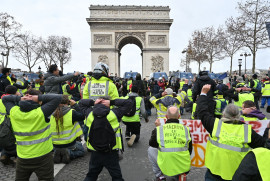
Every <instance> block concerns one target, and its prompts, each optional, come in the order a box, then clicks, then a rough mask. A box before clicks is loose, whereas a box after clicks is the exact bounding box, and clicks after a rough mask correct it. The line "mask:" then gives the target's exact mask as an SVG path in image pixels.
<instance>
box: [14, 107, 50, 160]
mask: <svg viewBox="0 0 270 181" xmlns="http://www.w3.org/2000/svg"><path fill="white" fill-rule="evenodd" d="M10 121H11V124H12V128H13V131H14V132H13V133H14V135H15V138H16V144H17V155H18V157H20V158H24V159H28V158H36V157H40V156H43V155H45V154H47V153H49V152H51V151H52V149H53V144H52V138H51V130H50V126H51V124H50V123H47V122H46V121H45V117H44V114H43V112H42V110H41V107H39V108H37V109H33V110H32V111H29V112H22V111H21V110H20V107H19V106H14V107H13V108H11V110H10Z"/></svg>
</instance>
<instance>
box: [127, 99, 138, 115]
mask: <svg viewBox="0 0 270 181" xmlns="http://www.w3.org/2000/svg"><path fill="white" fill-rule="evenodd" d="M128 99H129V100H131V101H132V107H131V109H130V110H129V112H127V113H124V116H127V117H132V116H134V115H135V113H136V96H130V97H129V98H128Z"/></svg>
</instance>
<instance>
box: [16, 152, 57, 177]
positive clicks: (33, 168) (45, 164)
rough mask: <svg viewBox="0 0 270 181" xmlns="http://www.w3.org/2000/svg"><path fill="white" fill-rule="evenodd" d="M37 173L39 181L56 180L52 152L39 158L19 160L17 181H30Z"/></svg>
mask: <svg viewBox="0 0 270 181" xmlns="http://www.w3.org/2000/svg"><path fill="white" fill-rule="evenodd" d="M33 172H35V173H36V175H37V177H38V180H40V181H45V180H46V181H52V180H54V163H53V154H52V152H50V153H48V154H46V155H43V156H41V157H37V158H31V159H22V158H19V157H18V159H17V163H16V181H27V180H29V178H30V176H31V175H32V173H33Z"/></svg>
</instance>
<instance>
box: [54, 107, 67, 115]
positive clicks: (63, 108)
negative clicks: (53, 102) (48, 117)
mask: <svg viewBox="0 0 270 181" xmlns="http://www.w3.org/2000/svg"><path fill="white" fill-rule="evenodd" d="M61 108H62V112H63V116H64V115H65V114H67V113H68V112H69V111H70V109H71V108H70V107H69V106H62V107H61ZM53 115H54V116H56V115H55V111H54V112H53Z"/></svg>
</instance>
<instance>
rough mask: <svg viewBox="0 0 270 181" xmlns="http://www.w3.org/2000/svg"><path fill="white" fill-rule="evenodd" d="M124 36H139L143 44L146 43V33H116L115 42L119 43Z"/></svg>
mask: <svg viewBox="0 0 270 181" xmlns="http://www.w3.org/2000/svg"><path fill="white" fill-rule="evenodd" d="M123 36H137V37H139V38H140V39H141V40H142V41H143V42H145V33H144V32H116V33H115V40H116V42H118V41H119V40H120V39H121V38H122V37H123Z"/></svg>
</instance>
